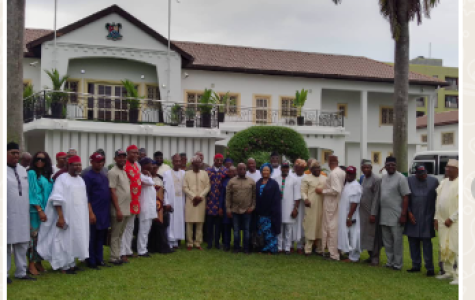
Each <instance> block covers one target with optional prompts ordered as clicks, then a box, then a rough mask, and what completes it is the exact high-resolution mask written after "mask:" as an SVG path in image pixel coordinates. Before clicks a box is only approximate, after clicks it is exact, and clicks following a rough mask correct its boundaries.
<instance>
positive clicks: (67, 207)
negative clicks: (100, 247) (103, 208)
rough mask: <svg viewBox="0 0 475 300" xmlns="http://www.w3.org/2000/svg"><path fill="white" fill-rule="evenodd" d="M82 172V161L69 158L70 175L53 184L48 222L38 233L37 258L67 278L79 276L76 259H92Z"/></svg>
mask: <svg viewBox="0 0 475 300" xmlns="http://www.w3.org/2000/svg"><path fill="white" fill-rule="evenodd" d="M81 170H82V165H81V158H80V157H79V156H77V155H76V156H72V157H70V158H69V159H68V173H64V174H61V175H60V176H59V177H58V178H57V179H56V181H55V183H54V186H53V191H52V192H51V195H50V197H49V200H48V204H47V206H46V209H45V213H46V217H47V221H46V222H44V223H43V224H41V226H40V230H39V233H38V247H37V250H38V254H39V255H40V256H41V257H42V258H43V259H45V260H47V261H49V263H50V264H51V267H52V268H53V270H57V269H61V270H62V272H63V273H64V274H75V273H76V272H75V271H76V270H77V268H76V267H75V262H74V259H75V258H77V259H79V260H85V259H86V258H88V257H89V206H88V199H87V192H86V184H85V183H84V180H83V179H82V178H81V177H80V176H79V175H80V174H81Z"/></svg>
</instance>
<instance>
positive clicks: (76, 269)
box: [73, 267, 84, 272]
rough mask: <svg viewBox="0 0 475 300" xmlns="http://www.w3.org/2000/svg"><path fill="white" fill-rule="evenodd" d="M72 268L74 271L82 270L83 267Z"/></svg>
mask: <svg viewBox="0 0 475 300" xmlns="http://www.w3.org/2000/svg"><path fill="white" fill-rule="evenodd" d="M73 270H74V271H75V272H81V271H84V269H83V268H80V267H74V268H73Z"/></svg>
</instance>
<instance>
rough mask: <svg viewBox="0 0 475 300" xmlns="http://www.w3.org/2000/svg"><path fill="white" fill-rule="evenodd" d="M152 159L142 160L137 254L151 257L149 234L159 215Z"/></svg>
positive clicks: (145, 158)
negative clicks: (148, 246) (153, 222)
mask: <svg viewBox="0 0 475 300" xmlns="http://www.w3.org/2000/svg"><path fill="white" fill-rule="evenodd" d="M152 162H153V161H152V159H150V158H148V157H144V158H142V159H141V160H140V165H141V167H142V168H141V174H140V182H141V185H142V190H141V192H140V214H139V216H138V218H139V222H140V223H139V231H138V234H137V254H138V255H139V257H150V254H149V253H148V248H147V245H148V234H149V232H150V228H151V227H152V221H153V219H156V218H157V217H158V215H157V202H156V197H157V194H156V191H155V182H154V181H153V178H152V173H151V172H152Z"/></svg>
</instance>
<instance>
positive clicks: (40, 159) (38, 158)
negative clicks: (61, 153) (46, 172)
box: [35, 157, 46, 162]
mask: <svg viewBox="0 0 475 300" xmlns="http://www.w3.org/2000/svg"><path fill="white" fill-rule="evenodd" d="M35 161H36V162H38V161H41V162H46V158H43V157H37V158H35Z"/></svg>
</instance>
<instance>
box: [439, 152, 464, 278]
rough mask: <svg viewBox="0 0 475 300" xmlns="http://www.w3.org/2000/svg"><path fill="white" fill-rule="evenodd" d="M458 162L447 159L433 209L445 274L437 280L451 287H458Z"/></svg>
mask: <svg viewBox="0 0 475 300" xmlns="http://www.w3.org/2000/svg"><path fill="white" fill-rule="evenodd" d="M458 167H459V162H458V160H456V159H449V162H448V163H447V166H446V167H445V172H446V173H447V175H448V178H446V179H444V180H442V182H441V183H440V185H439V187H438V188H437V204H436V208H435V218H434V226H435V229H436V230H437V231H438V232H439V244H440V250H441V260H442V261H443V262H444V269H445V274H443V275H439V276H437V277H436V278H437V279H449V278H452V279H453V281H452V282H450V284H452V285H458V267H457V269H455V268H454V265H455V264H458V254H459V252H458V251H459V241H458V229H459V228H458V226H459V224H458V216H459V206H458V201H459V192H458V191H459V180H458V176H459V168H458Z"/></svg>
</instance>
